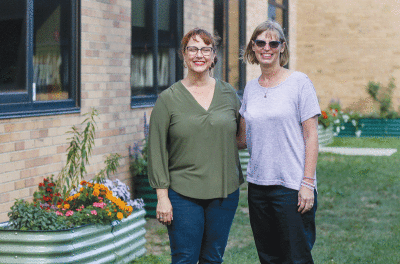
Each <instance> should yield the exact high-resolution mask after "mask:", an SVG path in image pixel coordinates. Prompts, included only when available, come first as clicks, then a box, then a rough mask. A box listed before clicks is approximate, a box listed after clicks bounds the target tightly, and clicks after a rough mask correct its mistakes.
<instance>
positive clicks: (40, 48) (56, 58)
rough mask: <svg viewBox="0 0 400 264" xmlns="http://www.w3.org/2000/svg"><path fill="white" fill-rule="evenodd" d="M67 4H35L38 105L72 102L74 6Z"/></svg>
mask: <svg viewBox="0 0 400 264" xmlns="http://www.w3.org/2000/svg"><path fill="white" fill-rule="evenodd" d="M68 2H69V1H65V0H52V1H48V0H36V1H35V5H34V17H35V19H34V35H33V37H34V42H33V44H34V46H33V72H34V74H33V85H34V86H33V89H34V90H35V88H36V100H37V101H51V100H65V99H69V98H71V92H70V89H71V85H70V82H69V80H70V76H69V73H70V72H71V69H70V67H71V62H70V57H71V56H70V55H71V5H70V4H69V3H68ZM34 92H35V91H34ZM33 98H34V95H33ZM34 100H35V99H34Z"/></svg>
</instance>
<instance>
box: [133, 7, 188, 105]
mask: <svg viewBox="0 0 400 264" xmlns="http://www.w3.org/2000/svg"><path fill="white" fill-rule="evenodd" d="M182 13H183V0H178V1H177V0H132V57H131V96H132V97H131V101H132V107H147V106H153V105H154V103H155V101H156V99H157V95H158V94H159V93H160V92H161V91H163V90H165V89H166V88H168V87H169V86H170V85H172V84H173V83H174V82H176V81H177V80H179V79H182V76H183V65H182V62H181V60H180V59H179V58H178V50H179V45H180V40H181V37H182V32H183V29H182V27H183V14H182Z"/></svg>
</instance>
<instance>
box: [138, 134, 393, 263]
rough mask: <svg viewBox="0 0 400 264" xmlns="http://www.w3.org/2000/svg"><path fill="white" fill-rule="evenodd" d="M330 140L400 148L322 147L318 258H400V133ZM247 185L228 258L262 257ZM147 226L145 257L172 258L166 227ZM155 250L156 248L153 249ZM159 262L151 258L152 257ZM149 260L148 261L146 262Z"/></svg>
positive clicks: (363, 260) (361, 260) (364, 260)
mask: <svg viewBox="0 0 400 264" xmlns="http://www.w3.org/2000/svg"><path fill="white" fill-rule="evenodd" d="M330 146H345V147H364V148H365V147H371V148H397V149H398V152H396V153H395V154H393V155H392V156H390V157H369V156H342V155H338V154H329V153H320V154H319V158H318V165H317V175H318V191H319V195H318V210H317V219H316V222H317V241H316V243H315V245H314V249H313V251H312V253H313V257H314V261H315V263H316V264H327V263H329V264H339V263H340V264H342V263H343V264H344V263H346V264H349V263H357V264H358V263H376V264H399V263H400V140H399V139H397V138H335V141H334V142H333V143H332V144H331V145H330ZM246 189H247V185H246V184H244V185H243V186H242V187H241V197H240V201H239V207H238V210H237V212H236V215H235V219H234V221H233V225H232V230H231V233H230V237H229V241H228V246H227V249H226V252H225V256H224V263H227V264H239V263H240V264H246V263H251V264H254V263H259V261H258V257H257V252H256V250H255V246H254V241H253V236H252V232H251V229H250V224H249V219H248V208H247V195H246ZM151 228H152V229H151V230H150V229H148V230H147V231H148V233H149V234H150V235H149V236H150V237H151V239H154V238H155V237H159V238H161V237H162V238H161V240H163V239H164V243H165V242H166V243H167V244H164V246H166V248H167V249H165V248H164V250H163V251H161V252H156V251H153V248H155V247H157V243H155V242H150V243H148V244H149V245H147V247H148V252H149V253H148V254H147V255H146V256H145V258H147V260H146V259H145V258H141V259H143V260H144V262H138V261H136V262H134V263H170V261H171V260H170V256H169V248H168V242H167V241H165V240H168V236H167V235H166V234H165V231H160V230H159V229H160V228H163V227H161V226H160V225H158V226H153V227H151ZM153 252H155V253H153ZM153 260H154V261H156V262H151V261H153ZM146 261H147V262H146Z"/></svg>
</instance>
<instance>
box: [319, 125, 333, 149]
mask: <svg viewBox="0 0 400 264" xmlns="http://www.w3.org/2000/svg"><path fill="white" fill-rule="evenodd" d="M332 142H333V128H332V127H331V126H330V127H327V128H324V127H323V126H322V125H318V143H319V145H321V146H325V145H328V144H330V143H332Z"/></svg>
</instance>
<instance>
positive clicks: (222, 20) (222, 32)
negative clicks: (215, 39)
mask: <svg viewBox="0 0 400 264" xmlns="http://www.w3.org/2000/svg"><path fill="white" fill-rule="evenodd" d="M245 21H246V1H245V0H231V1H223V0H214V31H215V33H216V34H217V35H218V36H219V37H221V42H220V44H219V46H218V48H217V56H218V63H217V65H216V67H215V70H214V76H215V77H216V78H218V79H221V80H224V81H226V82H229V83H230V84H231V85H232V86H233V87H234V88H235V89H236V90H237V91H238V94H242V92H243V89H244V86H245V85H246V68H245V64H244V63H243V62H242V61H241V60H240V59H239V54H240V50H243V49H245V47H246V22H245Z"/></svg>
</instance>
